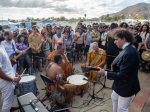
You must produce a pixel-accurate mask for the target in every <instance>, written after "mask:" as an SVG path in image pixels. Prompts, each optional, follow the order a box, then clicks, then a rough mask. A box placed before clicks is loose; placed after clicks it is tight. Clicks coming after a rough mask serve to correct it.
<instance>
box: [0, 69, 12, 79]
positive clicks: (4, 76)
mask: <svg viewBox="0 0 150 112" xmlns="http://www.w3.org/2000/svg"><path fill="white" fill-rule="evenodd" d="M0 78H1V79H3V80H5V81H9V82H13V79H12V78H11V77H9V76H7V75H6V74H5V73H4V72H3V71H2V69H1V68H0Z"/></svg>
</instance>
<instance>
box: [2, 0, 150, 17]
mask: <svg viewBox="0 0 150 112" xmlns="http://www.w3.org/2000/svg"><path fill="white" fill-rule="evenodd" d="M140 2H141V0H130V1H129V0H0V17H5V18H11V17H13V18H24V17H38V18H41V17H50V16H54V17H59V16H65V17H83V15H84V14H87V18H93V17H100V16H101V15H104V14H109V13H115V12H117V11H120V10H122V9H124V8H125V7H127V6H130V5H134V4H137V3H140ZM142 2H146V3H150V0H143V1H142Z"/></svg>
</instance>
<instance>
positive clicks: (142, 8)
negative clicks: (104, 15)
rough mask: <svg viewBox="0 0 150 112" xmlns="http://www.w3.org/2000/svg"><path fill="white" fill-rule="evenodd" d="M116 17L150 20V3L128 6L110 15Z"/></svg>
mask: <svg viewBox="0 0 150 112" xmlns="http://www.w3.org/2000/svg"><path fill="white" fill-rule="evenodd" d="M110 15H112V16H114V15H123V16H124V17H125V18H130V17H136V16H143V17H144V18H150V3H138V4H136V5H132V6H128V7H126V8H125V9H123V10H121V11H119V12H117V13H113V14H110Z"/></svg>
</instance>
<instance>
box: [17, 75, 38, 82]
mask: <svg viewBox="0 0 150 112" xmlns="http://www.w3.org/2000/svg"><path fill="white" fill-rule="evenodd" d="M33 80H35V76H23V77H21V80H20V81H19V83H27V82H30V81H33Z"/></svg>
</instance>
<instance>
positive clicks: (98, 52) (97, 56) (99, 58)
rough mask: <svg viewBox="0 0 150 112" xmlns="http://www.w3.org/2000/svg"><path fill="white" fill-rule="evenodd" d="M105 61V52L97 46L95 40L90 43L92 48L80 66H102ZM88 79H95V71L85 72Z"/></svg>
mask: <svg viewBox="0 0 150 112" xmlns="http://www.w3.org/2000/svg"><path fill="white" fill-rule="evenodd" d="M105 61H106V52H105V51H104V50H103V49H101V48H99V47H98V43H97V42H93V43H92V50H90V51H89V52H88V57H87V61H86V62H85V63H83V64H81V67H86V66H92V67H104V64H105ZM87 75H88V78H89V80H91V81H96V79H97V75H98V73H97V71H89V72H88V73H87Z"/></svg>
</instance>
